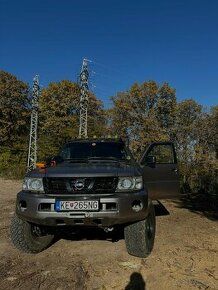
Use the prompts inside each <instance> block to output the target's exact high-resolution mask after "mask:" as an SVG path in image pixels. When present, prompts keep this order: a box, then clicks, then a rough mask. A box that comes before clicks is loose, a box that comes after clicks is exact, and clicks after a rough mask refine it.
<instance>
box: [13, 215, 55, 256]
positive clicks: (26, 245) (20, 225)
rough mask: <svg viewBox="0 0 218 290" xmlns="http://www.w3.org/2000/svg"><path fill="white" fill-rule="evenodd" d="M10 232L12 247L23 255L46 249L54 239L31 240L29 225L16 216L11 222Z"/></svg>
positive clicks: (40, 238)
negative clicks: (23, 253)
mask: <svg viewBox="0 0 218 290" xmlns="http://www.w3.org/2000/svg"><path fill="white" fill-rule="evenodd" d="M10 232H11V240H12V243H13V244H14V246H15V247H16V248H17V249H18V250H20V251H22V252H25V253H32V254H36V253H39V252H41V251H43V250H45V249H46V248H48V246H49V245H50V244H51V243H52V241H53V239H54V236H53V235H46V236H43V237H37V238H33V237H32V235H31V224H30V223H28V222H27V221H24V220H22V219H20V218H19V217H18V216H17V215H16V214H15V215H14V216H13V218H12V220H11V227H10Z"/></svg>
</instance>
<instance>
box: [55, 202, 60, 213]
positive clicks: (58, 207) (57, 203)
mask: <svg viewBox="0 0 218 290" xmlns="http://www.w3.org/2000/svg"><path fill="white" fill-rule="evenodd" d="M55 209H56V210H57V211H59V210H60V201H59V200H57V201H56V204H55Z"/></svg>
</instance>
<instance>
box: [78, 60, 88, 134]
mask: <svg viewBox="0 0 218 290" xmlns="http://www.w3.org/2000/svg"><path fill="white" fill-rule="evenodd" d="M88 79H89V72H88V60H87V59H83V64H82V69H81V73H80V91H81V97H80V125H79V138H87V137H88V135H87V110H88V101H89V95H88V92H89V86H88Z"/></svg>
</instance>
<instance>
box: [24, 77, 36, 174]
mask: <svg viewBox="0 0 218 290" xmlns="http://www.w3.org/2000/svg"><path fill="white" fill-rule="evenodd" d="M38 99H39V76H38V75H36V76H35V77H34V79H33V87H32V112H31V124H30V139H29V152H28V162H27V171H31V170H33V169H34V168H35V167H36V161H37V127H38Z"/></svg>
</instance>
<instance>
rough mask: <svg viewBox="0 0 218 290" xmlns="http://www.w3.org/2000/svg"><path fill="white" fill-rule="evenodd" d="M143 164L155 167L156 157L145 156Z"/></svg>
mask: <svg viewBox="0 0 218 290" xmlns="http://www.w3.org/2000/svg"><path fill="white" fill-rule="evenodd" d="M145 164H147V165H155V164H156V157H155V156H152V155H148V156H146V158H145Z"/></svg>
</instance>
